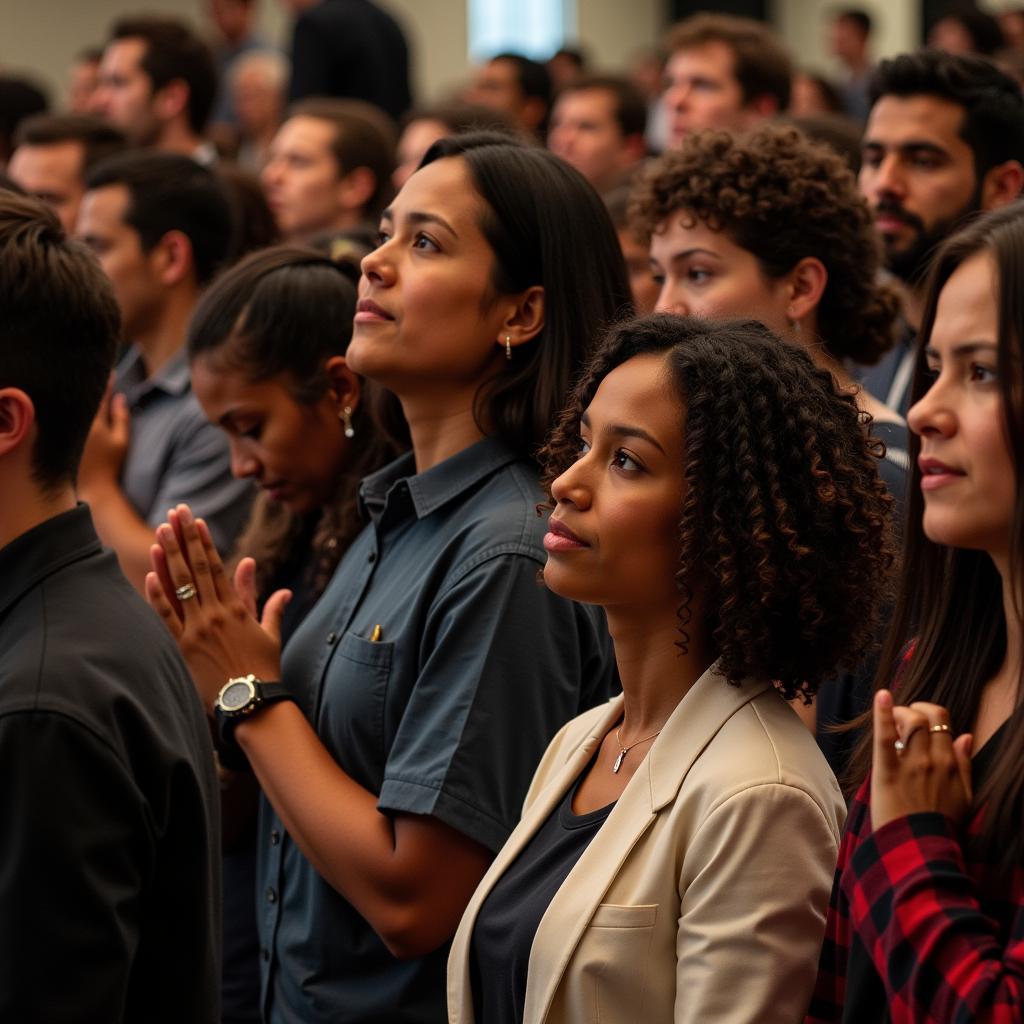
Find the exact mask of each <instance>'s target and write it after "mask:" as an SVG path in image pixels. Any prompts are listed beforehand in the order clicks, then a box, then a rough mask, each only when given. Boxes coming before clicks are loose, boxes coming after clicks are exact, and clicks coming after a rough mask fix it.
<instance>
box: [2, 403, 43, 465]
mask: <svg viewBox="0 0 1024 1024" xmlns="http://www.w3.org/2000/svg"><path fill="white" fill-rule="evenodd" d="M35 421H36V409H35V406H34V405H33V404H32V399H31V398H29V397H28V395H27V394H26V393H25V392H24V391H22V390H21V388H0V458H2V457H3V456H4V455H7V454H8V453H9V452H12V451H14V450H15V449H17V448H20V447H22V445H24V444H25V443H26V439H27V438H29V435H30V434H31V433H32V427H33V425H34V424H35Z"/></svg>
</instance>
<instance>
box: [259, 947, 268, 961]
mask: <svg viewBox="0 0 1024 1024" xmlns="http://www.w3.org/2000/svg"><path fill="white" fill-rule="evenodd" d="M260 956H261V957H263V962H264V963H269V961H270V950H269V949H267V947H266V946H260Z"/></svg>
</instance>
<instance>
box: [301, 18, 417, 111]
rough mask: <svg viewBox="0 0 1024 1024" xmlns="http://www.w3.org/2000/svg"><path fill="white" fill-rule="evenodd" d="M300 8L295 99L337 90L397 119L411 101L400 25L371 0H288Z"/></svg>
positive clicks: (407, 56) (339, 95)
mask: <svg viewBox="0 0 1024 1024" xmlns="http://www.w3.org/2000/svg"><path fill="white" fill-rule="evenodd" d="M285 3H286V5H287V6H288V7H290V8H291V9H292V10H293V11H295V12H296V19H295V30H294V33H293V35H292V52H291V58H292V81H291V87H290V88H289V90H288V99H289V100H290V101H295V100H300V99H303V98H304V97H306V96H336V97H339V98H343V99H354V100H365V101H366V102H367V103H373V104H376V105H377V106H378V107H380V108H381V110H384V111H386V112H387V113H388V114H390V115H391V116H392V117H393V118H394V119H395V120H396V121H397V120H398V119H399V118H400V117H401V116H402V114H404V113H405V112H406V111H407V110H408V109H409V107H410V106H411V105H412V97H411V95H410V92H409V49H408V45H407V44H406V41H405V35H404V34H403V32H402V29H401V27H400V26H399V25H398V23H397V22H396V21H395V20H394V18H392V17H391V15H390V14H387V13H386V12H384V11H382V10H381V9H380V8H379V7H378V6H377V5H376V4H375V3H372V2H371V0H285Z"/></svg>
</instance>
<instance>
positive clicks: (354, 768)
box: [317, 633, 395, 793]
mask: <svg viewBox="0 0 1024 1024" xmlns="http://www.w3.org/2000/svg"><path fill="white" fill-rule="evenodd" d="M394 652H395V645H394V644H393V643H385V642H380V641H378V642H373V641H371V640H367V639H366V638H365V637H361V636H357V635H356V634H355V633H346V634H345V635H344V636H343V637H342V638H341V640H340V641H339V642H338V647H337V650H336V651H335V652H334V656H333V657H332V658H331V660H330V662H329V663H328V665H327V669H326V673H325V677H324V688H323V698H322V701H321V705H320V715H319V718H318V722H317V732H318V733H319V735H320V738H321V739H322V740H323V742H324V744H325V745H326V746H327V749H328V750H329V751H330V752H331V754H332V755H333V756H334V758H335V760H336V761H337V762H338V764H339V765H341V767H342V768H343V769H344V770H345V772H346V773H347V774H349V775H351V776H352V777H353V778H354V779H355V780H356V781H357V782H359V783H360V785H363V786H365V787H366V788H367V789H370V790H371V791H372V792H374V793H379V792H380V788H381V786H382V785H383V783H384V763H385V760H386V757H387V751H386V750H385V741H384V715H385V705H386V702H387V696H388V681H389V679H390V677H391V669H392V665H393V662H394Z"/></svg>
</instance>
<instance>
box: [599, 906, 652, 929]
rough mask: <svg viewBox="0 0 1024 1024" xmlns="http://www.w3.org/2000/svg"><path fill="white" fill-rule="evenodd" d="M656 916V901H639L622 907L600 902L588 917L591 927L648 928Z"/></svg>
mask: <svg viewBox="0 0 1024 1024" xmlns="http://www.w3.org/2000/svg"><path fill="white" fill-rule="evenodd" d="M657 916H658V904H657V903H641V904H639V905H637V906H633V907H622V906H618V905H617V904H615V903H602V904H601V905H600V906H599V907H598V908H597V911H596V912H595V913H594V916H593V917H592V918H591V919H590V927H591V928H650V927H652V926H653V925H654V922H655V920H656V918H657Z"/></svg>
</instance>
